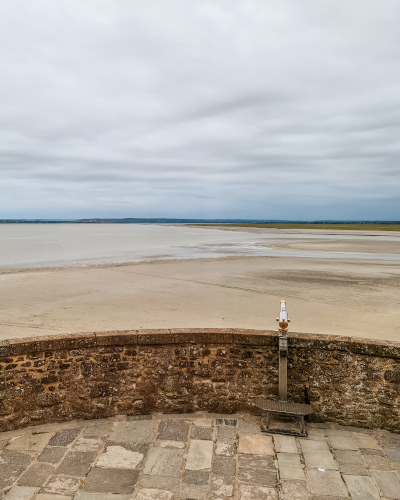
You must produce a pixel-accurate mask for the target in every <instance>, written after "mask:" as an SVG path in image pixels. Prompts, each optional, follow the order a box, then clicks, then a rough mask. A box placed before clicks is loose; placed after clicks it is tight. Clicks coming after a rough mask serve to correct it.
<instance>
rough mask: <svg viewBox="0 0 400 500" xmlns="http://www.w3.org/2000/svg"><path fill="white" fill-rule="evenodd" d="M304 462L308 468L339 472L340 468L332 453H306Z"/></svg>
mask: <svg viewBox="0 0 400 500" xmlns="http://www.w3.org/2000/svg"><path fill="white" fill-rule="evenodd" d="M304 461H305V463H306V467H308V468H315V469H331V470H338V466H337V464H336V463H335V460H334V459H333V456H332V454H331V452H330V451H316V452H314V453H304Z"/></svg>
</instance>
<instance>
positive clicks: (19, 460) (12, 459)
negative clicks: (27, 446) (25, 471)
mask: <svg viewBox="0 0 400 500" xmlns="http://www.w3.org/2000/svg"><path fill="white" fill-rule="evenodd" d="M0 461H2V462H4V463H6V464H14V465H22V466H23V467H25V468H26V467H28V465H29V464H30V463H31V462H32V461H33V457H32V455H28V454H27V453H21V452H20V451H12V450H10V451H8V450H5V451H3V453H2V454H1V455H0Z"/></svg>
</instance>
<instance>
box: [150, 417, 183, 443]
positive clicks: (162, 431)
mask: <svg viewBox="0 0 400 500" xmlns="http://www.w3.org/2000/svg"><path fill="white" fill-rule="evenodd" d="M189 427H190V424H189V423H188V422H186V421H185V420H161V422H160V425H159V426H158V434H157V439H159V440H162V441H164V440H167V441H187V438H188V434H189Z"/></svg>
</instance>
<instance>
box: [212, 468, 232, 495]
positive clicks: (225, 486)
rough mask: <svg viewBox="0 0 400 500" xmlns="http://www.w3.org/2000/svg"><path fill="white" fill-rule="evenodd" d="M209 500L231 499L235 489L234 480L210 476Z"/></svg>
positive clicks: (226, 477) (227, 477)
mask: <svg viewBox="0 0 400 500" xmlns="http://www.w3.org/2000/svg"><path fill="white" fill-rule="evenodd" d="M210 482H211V486H210V492H209V496H210V500H223V499H224V498H231V497H233V494H234V489H235V478H233V477H229V476H216V475H214V474H212V475H211V481H210Z"/></svg>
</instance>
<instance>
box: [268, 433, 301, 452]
mask: <svg viewBox="0 0 400 500" xmlns="http://www.w3.org/2000/svg"><path fill="white" fill-rule="evenodd" d="M274 444H275V450H276V452H277V453H299V450H298V449H297V443H296V438H294V437H293V436H281V435H279V434H275V435H274Z"/></svg>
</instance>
